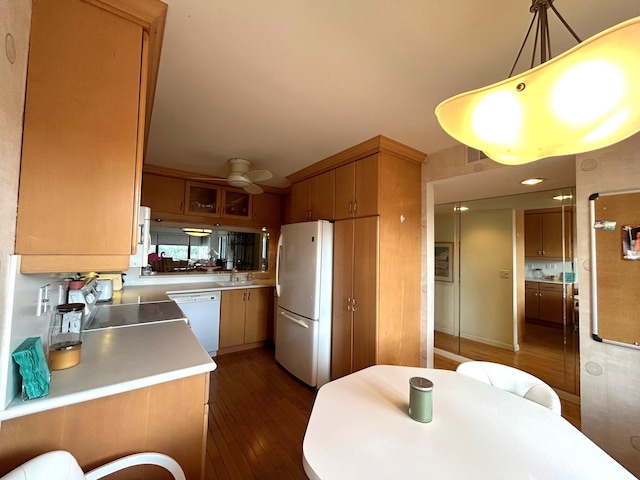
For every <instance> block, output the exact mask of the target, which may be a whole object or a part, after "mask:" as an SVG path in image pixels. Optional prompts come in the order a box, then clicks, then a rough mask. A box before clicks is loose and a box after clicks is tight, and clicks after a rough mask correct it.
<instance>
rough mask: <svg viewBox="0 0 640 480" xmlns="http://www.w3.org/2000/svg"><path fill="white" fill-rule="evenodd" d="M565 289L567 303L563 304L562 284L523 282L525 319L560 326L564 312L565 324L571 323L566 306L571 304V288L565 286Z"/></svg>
mask: <svg viewBox="0 0 640 480" xmlns="http://www.w3.org/2000/svg"><path fill="white" fill-rule="evenodd" d="M566 288H567V301H566V302H565V299H564V296H563V291H562V284H558V283H545V282H531V281H527V282H525V306H524V309H525V317H527V318H528V319H533V320H542V321H544V322H551V323H554V324H560V325H562V324H563V322H564V315H565V312H566V313H567V323H571V321H572V318H571V317H570V316H568V313H569V309H568V306H569V305H570V304H571V303H572V300H571V297H572V290H573V287H572V286H571V285H566Z"/></svg>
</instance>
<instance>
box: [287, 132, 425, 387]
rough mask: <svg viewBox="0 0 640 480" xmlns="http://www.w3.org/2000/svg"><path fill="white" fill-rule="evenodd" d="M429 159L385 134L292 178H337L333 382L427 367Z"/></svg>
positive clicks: (323, 161)
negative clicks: (424, 209) (423, 336)
mask: <svg viewBox="0 0 640 480" xmlns="http://www.w3.org/2000/svg"><path fill="white" fill-rule="evenodd" d="M424 158H425V154H424V153H422V152H419V151H417V150H415V149H413V148H410V147H407V146H406V145H402V144H400V143H398V142H396V141H394V140H391V139H389V138H386V137H383V136H378V137H374V138H372V139H370V140H368V141H366V142H363V143H361V144H359V145H356V146H354V147H352V148H350V149H347V150H345V151H343V152H340V153H338V154H336V155H334V156H332V157H329V158H327V159H325V160H322V161H321V162H318V163H316V164H314V165H312V166H310V167H307V168H306V169H304V170H301V171H300V172H297V173H295V174H293V175H291V176H290V177H288V178H289V180H290V181H291V182H292V183H293V184H294V186H295V184H296V183H297V182H301V181H308V180H309V179H310V178H313V177H314V176H315V175H321V174H326V173H327V172H335V173H334V175H335V194H334V195H335V197H334V198H335V209H334V212H335V214H334V216H333V217H330V218H327V217H323V219H326V220H334V262H333V269H334V274H333V308H332V311H333V319H332V322H333V324H332V358H331V377H332V378H338V377H341V376H343V375H346V374H348V373H351V372H353V371H356V370H360V369H362V368H365V367H368V366H370V365H374V364H392V365H412V366H418V365H419V364H420V209H421V195H420V192H421V185H420V170H421V167H420V166H421V163H422V161H423V160H424ZM292 203H293V198H292ZM294 207H295V206H294V205H292V209H293V208H294Z"/></svg>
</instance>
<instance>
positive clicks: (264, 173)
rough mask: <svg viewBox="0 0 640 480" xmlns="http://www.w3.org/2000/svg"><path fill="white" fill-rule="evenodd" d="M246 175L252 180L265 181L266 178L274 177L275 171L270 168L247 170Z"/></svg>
mask: <svg viewBox="0 0 640 480" xmlns="http://www.w3.org/2000/svg"><path fill="white" fill-rule="evenodd" d="M245 176H246V177H247V178H248V179H249V180H251V181H252V182H264V181H265V180H269V179H270V178H273V173H271V172H270V171H269V170H251V171H250V172H247V173H246V175H245Z"/></svg>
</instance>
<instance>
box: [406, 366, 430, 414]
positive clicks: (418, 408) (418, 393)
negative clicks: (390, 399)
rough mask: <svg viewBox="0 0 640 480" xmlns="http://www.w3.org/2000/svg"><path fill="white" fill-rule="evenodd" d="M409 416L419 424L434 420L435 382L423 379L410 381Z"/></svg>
mask: <svg viewBox="0 0 640 480" xmlns="http://www.w3.org/2000/svg"><path fill="white" fill-rule="evenodd" d="M409 416H410V417H411V418H413V419H414V420H415V421H417V422H422V423H429V422H430V421H431V420H432V419H433V382H432V381H431V380H428V379H426V378H422V377H411V378H410V379H409Z"/></svg>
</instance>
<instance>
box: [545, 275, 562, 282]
mask: <svg viewBox="0 0 640 480" xmlns="http://www.w3.org/2000/svg"><path fill="white" fill-rule="evenodd" d="M544 278H545V279H547V280H553V281H557V280H560V275H547V276H546V277H544Z"/></svg>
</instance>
